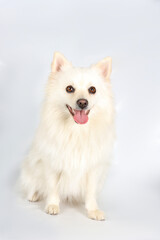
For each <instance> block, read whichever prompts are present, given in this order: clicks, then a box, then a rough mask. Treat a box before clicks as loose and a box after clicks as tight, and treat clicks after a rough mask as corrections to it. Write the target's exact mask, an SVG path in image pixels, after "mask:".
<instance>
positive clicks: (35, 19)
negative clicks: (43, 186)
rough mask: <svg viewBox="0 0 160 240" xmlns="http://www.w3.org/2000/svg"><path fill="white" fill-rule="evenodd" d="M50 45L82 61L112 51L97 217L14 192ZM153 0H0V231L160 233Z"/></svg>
mask: <svg viewBox="0 0 160 240" xmlns="http://www.w3.org/2000/svg"><path fill="white" fill-rule="evenodd" d="M54 51H60V52H62V53H63V54H64V55H65V56H66V57H67V58H68V59H69V60H71V61H72V62H73V64H75V65H77V66H88V65H90V64H91V63H96V62H97V61H99V60H101V59H102V58H104V57H106V56H111V57H112V58H113V73H112V79H111V80H112V84H113V90H114V94H115V101H116V108H117V121H116V125H117V143H116V147H115V154H114V161H113V163H112V166H111V168H110V172H109V176H108V179H107V181H106V184H105V187H104V190H103V192H102V194H101V196H100V199H99V203H100V206H101V208H102V209H103V210H104V211H105V213H106V215H107V220H106V221H105V222H95V221H92V220H89V219H87V218H86V216H85V214H84V210H83V209H81V208H75V207H74V208H72V207H70V206H62V211H61V214H60V215H59V216H49V215H47V214H45V213H44V212H43V211H42V208H43V203H41V204H31V203H28V202H27V201H25V200H22V199H21V198H20V197H19V196H18V194H17V193H16V192H15V188H14V186H15V183H16V179H17V177H18V174H19V167H20V164H21V162H22V160H23V158H24V156H25V155H26V153H27V151H28V148H29V145H30V143H31V140H32V137H33V135H34V131H35V129H36V127H37V124H38V121H39V120H38V119H39V112H40V106H41V102H42V100H43V92H44V86H45V83H46V81H47V77H48V74H49V71H50V64H51V60H52V57H53V53H54ZM159 103H160V1H159V0H134V1H127V0H126V1H125V0H121V1H118V0H92V1H91V0H85V1H84V0H81V1H73V0H66V1H65V0H59V1H58V0H57V1H54V0H45V1H42V0H39V1H38V0H23V1H20V0H14V1H11V0H1V1H0V132H1V134H0V148H1V151H0V153H1V154H0V156H1V157H0V193H1V199H0V239H16V240H19V239H21V240H24V239H26V240H28V239H31V240H32V239H40V240H41V239H46V240H50V239H82V238H83V239H99V238H101V239H109V240H112V239H117V240H119V239H123V240H125V239H127V240H132V239H134V240H135V239H136V240H156V239H157V240H159V239H160V230H159V229H158V228H159V226H160V151H159V149H160V107H159Z"/></svg>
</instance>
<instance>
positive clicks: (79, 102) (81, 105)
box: [77, 99, 88, 109]
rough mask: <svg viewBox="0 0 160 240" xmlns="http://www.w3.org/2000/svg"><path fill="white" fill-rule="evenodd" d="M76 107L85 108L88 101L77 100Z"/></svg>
mask: <svg viewBox="0 0 160 240" xmlns="http://www.w3.org/2000/svg"><path fill="white" fill-rule="evenodd" d="M77 105H78V107H80V108H81V109H83V108H86V107H87V106H88V101H87V99H78V100H77Z"/></svg>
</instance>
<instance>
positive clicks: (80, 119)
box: [73, 110, 88, 124]
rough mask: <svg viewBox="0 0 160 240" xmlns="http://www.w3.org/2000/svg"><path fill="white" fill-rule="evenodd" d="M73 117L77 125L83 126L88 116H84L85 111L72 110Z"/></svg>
mask: <svg viewBox="0 0 160 240" xmlns="http://www.w3.org/2000/svg"><path fill="white" fill-rule="evenodd" d="M74 112H75V115H74V117H73V118H74V121H76V123H79V124H84V123H86V122H88V115H87V114H85V110H74Z"/></svg>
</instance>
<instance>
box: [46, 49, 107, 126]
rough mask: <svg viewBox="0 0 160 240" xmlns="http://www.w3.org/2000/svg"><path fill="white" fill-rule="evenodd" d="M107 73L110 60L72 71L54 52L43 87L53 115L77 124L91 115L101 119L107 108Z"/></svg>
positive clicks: (73, 68) (61, 56)
mask: <svg viewBox="0 0 160 240" xmlns="http://www.w3.org/2000/svg"><path fill="white" fill-rule="evenodd" d="M110 73H111V58H110V57H107V58H105V59H103V60H102V61H100V62H99V63H98V64H96V65H92V66H91V67H89V68H75V67H73V66H72V64H71V63H70V62H68V61H67V60H66V58H65V57H64V56H63V55H62V54H60V53H58V52H57V53H55V55H54V59H53V62H52V65H51V75H50V78H49V84H48V86H47V98H48V100H49V102H50V104H51V105H52V108H53V109H54V111H55V114H56V113H57V114H58V115H59V116H60V117H62V118H64V119H65V120H67V119H69V120H72V122H73V123H75V122H76V123H78V124H85V123H87V122H88V121H90V119H91V118H92V116H94V117H95V116H96V117H99V118H102V117H103V114H104V113H105V112H106V111H107V108H109V107H110V106H109V105H110V103H109V101H110V97H111V96H110V90H109V88H110V84H109V77H110Z"/></svg>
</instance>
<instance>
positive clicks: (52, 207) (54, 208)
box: [45, 204, 59, 215]
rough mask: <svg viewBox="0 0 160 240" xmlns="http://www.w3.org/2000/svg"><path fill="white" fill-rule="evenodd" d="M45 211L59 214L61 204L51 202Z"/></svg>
mask: <svg viewBox="0 0 160 240" xmlns="http://www.w3.org/2000/svg"><path fill="white" fill-rule="evenodd" d="M45 212H46V213H48V214H51V215H57V214H58V213H59V206H58V205H54V204H50V205H48V206H47V207H46V208H45Z"/></svg>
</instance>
